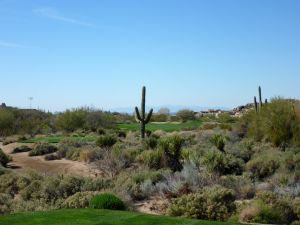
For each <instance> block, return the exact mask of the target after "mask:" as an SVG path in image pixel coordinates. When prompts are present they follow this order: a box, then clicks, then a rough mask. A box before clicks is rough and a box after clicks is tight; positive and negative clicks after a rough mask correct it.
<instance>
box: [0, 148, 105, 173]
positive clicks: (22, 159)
mask: <svg viewBox="0 0 300 225" xmlns="http://www.w3.org/2000/svg"><path fill="white" fill-rule="evenodd" d="M21 145H24V144H20V143H12V144H9V145H4V146H3V145H2V143H0V148H1V149H2V150H3V151H4V152H5V153H6V154H9V155H10V156H11V157H12V159H13V161H12V162H10V163H9V164H8V166H9V168H11V169H12V170H14V171H15V172H22V171H24V170H28V169H32V170H35V171H38V172H41V173H44V174H48V175H57V174H72V175H81V176H91V177H96V176H100V175H101V173H100V172H99V171H98V170H96V169H95V168H92V166H91V165H89V164H86V163H83V162H77V161H71V160H66V159H62V160H52V161H46V160H44V157H43V156H35V157H29V156H28V152H24V153H16V154H11V152H12V150H13V149H14V148H16V147H19V146H21ZM26 145H27V146H29V147H32V144H26Z"/></svg>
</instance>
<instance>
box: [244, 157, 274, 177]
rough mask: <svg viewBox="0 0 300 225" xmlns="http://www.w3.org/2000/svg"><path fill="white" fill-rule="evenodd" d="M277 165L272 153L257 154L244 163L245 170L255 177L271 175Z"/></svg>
mask: <svg viewBox="0 0 300 225" xmlns="http://www.w3.org/2000/svg"><path fill="white" fill-rule="evenodd" d="M279 167H280V162H279V160H278V159H277V158H275V157H273V156H272V155H264V156H258V157H256V158H254V159H252V160H250V161H249V162H248V163H247V164H246V170H247V171H248V172H250V173H251V174H252V176H253V177H254V178H257V179H263V178H266V177H269V176H271V175H273V174H274V173H275V171H276V170H277V169H278V168H279Z"/></svg>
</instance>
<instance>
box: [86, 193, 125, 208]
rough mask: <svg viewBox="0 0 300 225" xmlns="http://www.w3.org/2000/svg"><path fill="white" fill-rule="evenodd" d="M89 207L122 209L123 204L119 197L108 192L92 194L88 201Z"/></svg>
mask: <svg viewBox="0 0 300 225" xmlns="http://www.w3.org/2000/svg"><path fill="white" fill-rule="evenodd" d="M90 208H93V209H111V210H124V209H125V204H124V203H123V201H122V200H121V199H119V198H118V197H116V196H115V195H113V194H110V193H103V194H99V195H96V196H94V197H93V198H92V199H91V201H90Z"/></svg>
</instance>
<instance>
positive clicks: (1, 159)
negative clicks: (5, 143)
mask: <svg viewBox="0 0 300 225" xmlns="http://www.w3.org/2000/svg"><path fill="white" fill-rule="evenodd" d="M11 160H12V158H11V157H10V156H9V155H6V154H5V153H4V152H3V150H2V149H1V148H0V166H1V165H2V166H4V167H6V166H7V163H9V162H10V161H11Z"/></svg>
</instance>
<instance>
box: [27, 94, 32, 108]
mask: <svg viewBox="0 0 300 225" xmlns="http://www.w3.org/2000/svg"><path fill="white" fill-rule="evenodd" d="M28 99H29V109H31V103H32V100H33V97H29V98H28Z"/></svg>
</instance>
